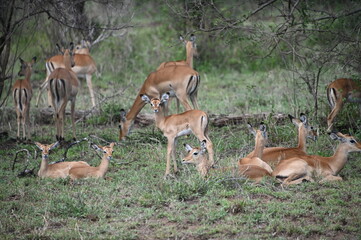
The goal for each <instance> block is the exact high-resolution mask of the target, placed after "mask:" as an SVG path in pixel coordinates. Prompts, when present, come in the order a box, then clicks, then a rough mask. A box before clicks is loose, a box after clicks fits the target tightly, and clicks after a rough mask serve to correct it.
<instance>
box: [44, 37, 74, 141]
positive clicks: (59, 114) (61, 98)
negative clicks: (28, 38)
mask: <svg viewBox="0 0 361 240" xmlns="http://www.w3.org/2000/svg"><path fill="white" fill-rule="evenodd" d="M73 47H74V46H73V44H72V43H71V44H70V49H66V50H65V51H64V53H63V54H64V55H63V60H64V62H63V64H64V66H65V68H57V69H55V70H54V71H53V72H52V73H51V74H50V75H49V84H48V89H49V92H50V98H51V102H52V106H53V107H54V119H55V126H56V139H57V140H58V141H62V140H64V120H65V109H66V105H67V104H68V101H70V102H71V120H72V128H73V138H74V139H75V138H76V136H75V115H74V114H75V101H76V95H77V94H78V88H79V85H80V83H79V79H78V77H77V76H76V74H75V73H74V72H73V71H72V70H71V65H72V61H73Z"/></svg>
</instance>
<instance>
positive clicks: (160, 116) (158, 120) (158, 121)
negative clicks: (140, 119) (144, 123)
mask: <svg viewBox="0 0 361 240" xmlns="http://www.w3.org/2000/svg"><path fill="white" fill-rule="evenodd" d="M165 119H166V117H165V116H164V105H163V106H160V108H159V112H157V113H154V120H155V125H156V126H157V127H158V128H159V129H160V130H162V131H163V129H164V121H165Z"/></svg>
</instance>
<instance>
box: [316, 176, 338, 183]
mask: <svg viewBox="0 0 361 240" xmlns="http://www.w3.org/2000/svg"><path fill="white" fill-rule="evenodd" d="M342 180H343V179H342V177H340V176H334V175H331V174H330V175H327V176H326V177H324V178H323V179H322V180H321V181H320V183H324V182H330V181H342Z"/></svg>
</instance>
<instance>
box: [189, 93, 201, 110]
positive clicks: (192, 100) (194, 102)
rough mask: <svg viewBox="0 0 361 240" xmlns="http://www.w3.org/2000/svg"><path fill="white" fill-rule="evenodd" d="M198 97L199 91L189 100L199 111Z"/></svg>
mask: <svg viewBox="0 0 361 240" xmlns="http://www.w3.org/2000/svg"><path fill="white" fill-rule="evenodd" d="M197 97H198V91H197V90H196V91H195V92H194V93H192V94H191V95H190V96H189V98H190V99H191V102H192V104H193V107H194V109H199V106H198V100H197Z"/></svg>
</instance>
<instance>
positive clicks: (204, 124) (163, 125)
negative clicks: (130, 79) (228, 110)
mask: <svg viewBox="0 0 361 240" xmlns="http://www.w3.org/2000/svg"><path fill="white" fill-rule="evenodd" d="M141 98H142V100H143V101H144V102H145V103H149V104H150V105H151V108H152V110H153V112H154V113H155V124H156V126H157V127H158V128H159V129H160V130H161V131H162V132H163V135H164V136H165V137H166V138H167V140H168V146H167V167H166V171H165V176H167V175H169V174H170V158H171V157H172V158H173V164H174V172H177V171H178V169H177V162H176V159H175V153H176V139H177V138H178V137H180V136H184V135H188V134H191V133H193V134H194V135H195V136H196V137H197V138H198V140H199V141H203V140H206V141H207V142H206V148H207V151H208V154H209V165H210V166H212V165H213V164H214V160H213V155H214V154H213V145H212V142H211V140H210V139H209V137H208V123H209V118H208V115H207V113H205V112H203V111H201V110H195V109H194V110H189V111H186V112H184V113H180V114H173V115H169V116H164V112H163V105H164V104H165V103H166V102H167V101H168V100H169V93H164V94H163V95H162V97H161V99H158V98H152V99H150V98H149V96H147V95H145V94H144V95H142V96H141Z"/></svg>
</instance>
